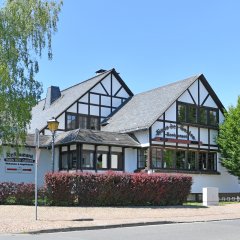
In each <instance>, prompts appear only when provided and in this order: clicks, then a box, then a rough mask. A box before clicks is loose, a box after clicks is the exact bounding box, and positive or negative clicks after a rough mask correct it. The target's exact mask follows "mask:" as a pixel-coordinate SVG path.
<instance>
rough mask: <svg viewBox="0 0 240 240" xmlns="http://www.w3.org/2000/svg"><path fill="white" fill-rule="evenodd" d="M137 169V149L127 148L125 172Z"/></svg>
mask: <svg viewBox="0 0 240 240" xmlns="http://www.w3.org/2000/svg"><path fill="white" fill-rule="evenodd" d="M136 169H137V149H133V148H126V149H125V172H133V171H134V170H136Z"/></svg>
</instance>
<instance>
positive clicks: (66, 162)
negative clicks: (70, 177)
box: [59, 145, 77, 170]
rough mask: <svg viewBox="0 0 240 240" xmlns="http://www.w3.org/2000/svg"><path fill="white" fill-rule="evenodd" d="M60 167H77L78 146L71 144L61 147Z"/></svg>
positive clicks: (65, 168)
mask: <svg viewBox="0 0 240 240" xmlns="http://www.w3.org/2000/svg"><path fill="white" fill-rule="evenodd" d="M59 165H60V168H61V169H62V170H68V169H77V146H76V145H69V146H63V147H61V148H60V164H59Z"/></svg>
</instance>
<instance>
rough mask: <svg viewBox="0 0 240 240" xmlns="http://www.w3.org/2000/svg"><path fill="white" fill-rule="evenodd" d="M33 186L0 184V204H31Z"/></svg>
mask: <svg viewBox="0 0 240 240" xmlns="http://www.w3.org/2000/svg"><path fill="white" fill-rule="evenodd" d="M34 186H35V185H34V184H32V183H13V182H1V183H0V204H6V203H14V204H28V205H29V204H33V201H34V193H35V189H34Z"/></svg>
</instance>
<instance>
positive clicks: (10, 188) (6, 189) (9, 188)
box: [0, 182, 16, 204]
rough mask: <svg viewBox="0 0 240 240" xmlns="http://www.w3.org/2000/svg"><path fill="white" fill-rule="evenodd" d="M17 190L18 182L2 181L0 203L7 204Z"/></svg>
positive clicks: (0, 184)
mask: <svg viewBox="0 0 240 240" xmlns="http://www.w3.org/2000/svg"><path fill="white" fill-rule="evenodd" d="M15 191H16V183H13V182H1V183H0V204H5V203H6V202H7V199H8V198H9V197H11V196H14V194H15Z"/></svg>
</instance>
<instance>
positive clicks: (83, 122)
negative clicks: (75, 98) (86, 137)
mask: <svg viewBox="0 0 240 240" xmlns="http://www.w3.org/2000/svg"><path fill="white" fill-rule="evenodd" d="M78 127H79V128H80V129H87V128H88V127H87V116H79V117H78Z"/></svg>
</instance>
